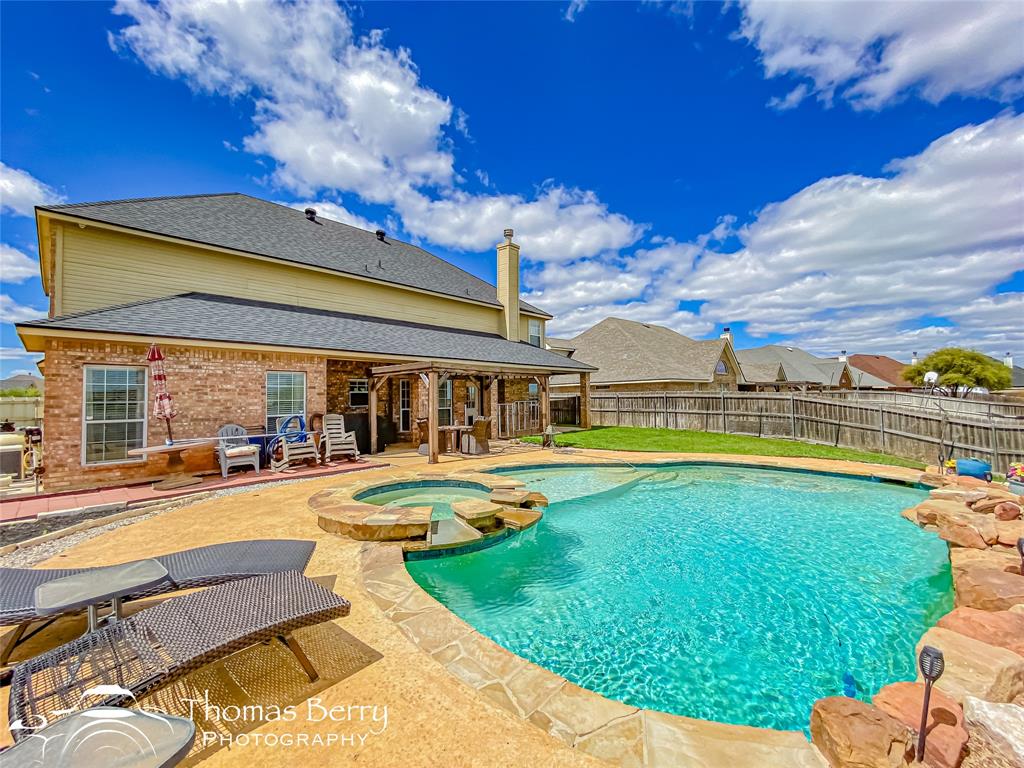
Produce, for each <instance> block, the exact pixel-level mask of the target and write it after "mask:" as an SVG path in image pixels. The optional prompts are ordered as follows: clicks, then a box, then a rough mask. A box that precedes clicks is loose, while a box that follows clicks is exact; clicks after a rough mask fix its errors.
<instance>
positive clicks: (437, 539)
mask: <svg viewBox="0 0 1024 768" xmlns="http://www.w3.org/2000/svg"><path fill="white" fill-rule="evenodd" d="M482 535H483V534H481V533H480V531H478V530H477V529H476V528H473V527H472V526H470V525H466V524H465V523H464V522H462V521H461V520H459V518H457V517H452V518H449V519H447V520H432V521H431V523H430V532H429V533H428V534H427V546H428V547H440V546H446V545H449V544H463V543H465V542H467V541H475V540H476V539H479V538H480V537H481V536H482Z"/></svg>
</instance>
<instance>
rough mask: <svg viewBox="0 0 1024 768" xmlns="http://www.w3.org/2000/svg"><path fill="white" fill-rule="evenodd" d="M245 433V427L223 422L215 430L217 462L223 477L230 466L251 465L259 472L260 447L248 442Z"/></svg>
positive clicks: (226, 474)
mask: <svg viewBox="0 0 1024 768" xmlns="http://www.w3.org/2000/svg"><path fill="white" fill-rule="evenodd" d="M247 435H248V433H247V432H246V431H245V427H240V426H238V425H237V424H225V425H224V426H223V427H221V428H220V431H219V432H217V436H218V437H219V438H220V442H218V443H217V462H218V463H219V464H220V473H221V475H223V476H224V477H227V476H228V470H229V469H231V467H252V468H253V469H255V470H256V474H257V475H258V474H259V473H260V447H259V446H258V445H253V444H252V443H250V442H249V438H248V437H247Z"/></svg>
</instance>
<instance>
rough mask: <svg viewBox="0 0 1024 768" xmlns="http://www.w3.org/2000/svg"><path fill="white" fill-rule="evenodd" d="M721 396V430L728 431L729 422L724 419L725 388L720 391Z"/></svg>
mask: <svg viewBox="0 0 1024 768" xmlns="http://www.w3.org/2000/svg"><path fill="white" fill-rule="evenodd" d="M721 396H722V432H723V433H724V432H728V431H729V423H728V422H727V421H726V420H725V390H724V389H723V390H722V391H721Z"/></svg>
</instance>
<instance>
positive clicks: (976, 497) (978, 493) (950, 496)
mask: <svg viewBox="0 0 1024 768" xmlns="http://www.w3.org/2000/svg"><path fill="white" fill-rule="evenodd" d="M928 495H929V496H930V497H931V498H933V499H936V500H939V501H959V502H960V503H961V504H973V503H974V502H975V501H981V500H982V499H984V498H985V497H986V496H987V495H988V493H987V492H986V491H982V490H978V489H976V488H957V487H955V486H947V487H945V488H936V489H935V490H933V491H929V493H928Z"/></svg>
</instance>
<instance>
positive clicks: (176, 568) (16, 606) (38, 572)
mask: <svg viewBox="0 0 1024 768" xmlns="http://www.w3.org/2000/svg"><path fill="white" fill-rule="evenodd" d="M315 547H316V542H312V541H299V540H295V539H251V540H248V541H232V542H228V543H226V544H211V545H210V546H206V547H197V548H195V549H186V550H182V551H180V552H172V553H170V554H167V555H159V556H157V557H153V558H149V559H152V560H156V561H157V562H159V563H160V564H161V565H163V566H164V568H166V569H167V581H165V582H163V583H161V584H158V585H157V586H155V587H151V588H149V589H147V590H144V591H142V592H139V593H137V594H133V595H129V596H128V598H126V599H128V600H137V599H140V598H146V597H155V596H157V595H163V594H166V593H168V592H177V591H178V590H181V589H196V588H199V587H212V586H216V585H217V584H225V583H227V582H231V581H237V580H239V579H248V578H250V577H252V576H260V575H263V574H267V573H283V572H285V571H299V572H302V571H304V570H305V569H306V566H307V565H309V560H310V558H311V557H312V556H313V549H314V548H315ZM133 562H134V561H133ZM90 570H93V569H91V568H0V626H15V630H14V632H12V633H11V634H10V635H9V637H8V638H7V641H6V642H5V643H4V644H3V647H2V648H0V666H3V665H6V664H7V661H8V659H9V658H10V656H11V653H12V652H13V651H14V649H15V648H16V647H17V646H18V644H19V643H22V642H24V641H25V640H28V639H29V638H30V637H32V636H33V635H34V634H36V633H37V632H39V631H40V630H42V629H43V628H45V627H46V626H48V625H49V624H51V623H52V622H54V621H56V620H57V619H58V618H60V616H62V615H67V614H58V615H54V616H47V617H45V618H42V617H40V616H39V615H38V614H37V612H36V609H35V590H36V587H38V586H39V585H40V584H45V583H46V582H48V581H53V580H54V579H62V578H64V577H65V576H73V575H75V574H79V573H84V572H87V571H90ZM78 612H79V611H70V613H78ZM34 622H41V624H40V626H38V627H36V628H35V629H34V630H33V631H31V632H28V633H27V634H26V631H27V630H28V629H29V627H30V626H31V625H32V624H33V623H34Z"/></svg>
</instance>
